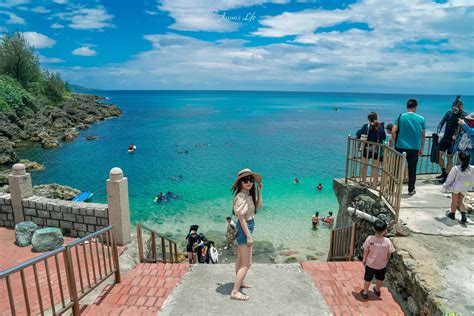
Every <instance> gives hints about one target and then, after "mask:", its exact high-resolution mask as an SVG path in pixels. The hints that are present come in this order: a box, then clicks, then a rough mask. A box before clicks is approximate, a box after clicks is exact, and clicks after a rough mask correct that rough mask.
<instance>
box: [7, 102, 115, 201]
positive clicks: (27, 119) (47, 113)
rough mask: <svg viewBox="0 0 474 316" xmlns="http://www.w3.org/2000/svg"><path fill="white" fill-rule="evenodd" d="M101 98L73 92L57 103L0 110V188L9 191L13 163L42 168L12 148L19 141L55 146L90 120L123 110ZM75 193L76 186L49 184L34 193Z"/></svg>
mask: <svg viewBox="0 0 474 316" xmlns="http://www.w3.org/2000/svg"><path fill="white" fill-rule="evenodd" d="M103 99H104V98H102V97H99V96H95V95H87V94H75V93H74V94H71V95H70V96H68V98H67V99H66V100H64V101H63V102H61V103H60V104H59V105H58V106H56V107H46V108H41V109H38V110H36V111H34V112H22V111H10V112H0V192H2V191H3V192H8V174H9V173H10V169H11V166H12V165H13V164H15V163H17V162H22V163H25V165H26V166H27V169H36V170H42V168H44V167H43V166H42V165H40V164H37V163H35V162H30V161H23V160H21V161H20V158H19V157H18V155H17V153H16V152H15V148H16V147H17V145H18V144H20V143H22V142H26V141H29V142H38V143H41V145H42V146H43V148H46V149H49V148H55V147H57V146H59V144H60V142H61V141H72V140H73V139H74V138H76V137H77V136H79V130H84V129H87V128H88V127H89V125H90V124H92V123H95V122H98V121H103V120H105V119H106V118H110V117H117V116H120V115H121V114H122V113H123V112H122V110H121V109H119V108H118V107H117V106H115V105H106V104H102V103H100V102H99V100H103ZM1 169H3V171H2V170H1ZM61 188H63V189H64V190H63V189H61ZM63 191H64V192H63ZM62 193H65V194H62ZM78 193H80V191H79V190H75V189H73V188H69V187H62V186H59V185H57V184H52V185H45V186H42V188H41V189H40V190H38V192H37V195H40V196H45V197H52V196H54V197H55V198H62V199H66V200H68V199H72V198H73V197H74V196H72V195H73V194H74V195H77V194H78Z"/></svg>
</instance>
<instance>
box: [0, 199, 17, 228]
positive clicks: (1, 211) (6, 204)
mask: <svg viewBox="0 0 474 316" xmlns="http://www.w3.org/2000/svg"><path fill="white" fill-rule="evenodd" d="M13 226H15V221H14V220H13V208H12V203H11V198H10V194H2V193H0V227H13Z"/></svg>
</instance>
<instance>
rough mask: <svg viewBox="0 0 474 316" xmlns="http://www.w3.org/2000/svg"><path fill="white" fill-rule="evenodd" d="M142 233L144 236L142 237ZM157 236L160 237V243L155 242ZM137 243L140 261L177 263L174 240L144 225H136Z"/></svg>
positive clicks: (176, 248)
mask: <svg viewBox="0 0 474 316" xmlns="http://www.w3.org/2000/svg"><path fill="white" fill-rule="evenodd" d="M144 235H146V236H145V237H144ZM158 238H160V239H161V242H160V245H157V243H156V240H157V239H158ZM144 241H145V243H144ZM137 243H138V257H139V259H140V262H153V263H156V262H170V263H178V247H177V245H176V242H174V241H172V240H171V239H169V238H166V237H164V236H163V235H161V234H159V233H157V232H156V231H154V230H153V229H151V228H148V227H146V226H145V225H142V224H138V225H137ZM144 245H145V248H144Z"/></svg>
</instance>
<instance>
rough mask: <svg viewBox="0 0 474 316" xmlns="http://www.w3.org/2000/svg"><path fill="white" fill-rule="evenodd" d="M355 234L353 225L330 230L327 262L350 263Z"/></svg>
mask: <svg viewBox="0 0 474 316" xmlns="http://www.w3.org/2000/svg"><path fill="white" fill-rule="evenodd" d="M355 232H356V230H355V223H354V224H352V225H350V226H347V227H343V228H337V229H332V230H331V239H330V244H329V255H328V261H352V257H353V256H354V243H355Z"/></svg>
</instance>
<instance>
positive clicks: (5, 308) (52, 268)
mask: <svg viewBox="0 0 474 316" xmlns="http://www.w3.org/2000/svg"><path fill="white" fill-rule="evenodd" d="M71 240H73V238H65V243H68V242H70V241H71ZM14 241H15V233H14V231H13V229H7V228H0V254H1V258H0V271H3V270H5V269H7V268H10V267H13V266H15V265H17V264H19V263H21V262H24V261H26V260H29V259H32V258H34V257H37V256H39V255H40V254H38V253H33V252H32V251H31V247H18V246H16V245H15V244H14ZM95 246H96V243H95V242H91V243H88V244H86V246H85V248H86V256H87V267H88V269H86V261H85V258H86V257H84V246H78V247H74V248H73V249H72V260H73V265H74V272H75V275H76V278H75V279H76V288H77V289H78V293H79V294H81V292H82V291H86V290H87V289H88V288H89V287H90V284H92V285H93V284H94V282H95V281H96V280H97V281H98V280H99V279H100V278H101V276H105V275H106V274H108V273H110V272H111V266H112V264H111V261H110V260H109V257H108V253H109V250H110V249H108V247H107V246H104V248H102V246H99V247H97V248H96V247H95ZM90 247H92V251H93V261H92V260H91V256H90ZM124 249H125V248H124V247H119V248H118V252H119V254H121V253H122V252H123V250H124ZM76 250H77V255H78V256H77V255H76ZM103 251H104V252H103ZM104 254H105V256H104ZM78 258H79V265H78V264H77V262H78ZM56 259H57V261H56ZM47 263H48V269H49V272H50V273H49V276H50V279H49V282H48V277H47V274H46V265H45V263H44V262H39V263H37V264H36V269H37V278H38V280H37V282H38V285H39V286H38V287H39V289H40V290H39V296H40V297H41V300H40V299H39V298H38V297H39V296H38V292H37V287H36V279H35V276H34V270H33V267H28V268H26V269H24V275H25V284H26V297H27V299H28V302H29V306H30V314H33V315H34V314H38V313H40V307H41V306H42V308H43V310H45V311H46V310H48V309H50V308H51V306H52V303H51V295H50V293H52V297H53V303H54V305H58V304H61V291H62V297H63V298H64V301H65V304H67V301H68V299H67V298H68V297H69V291H68V287H67V282H66V271H65V266H64V258H63V255H62V254H58V255H56V256H53V257H50V258H49V259H48V260H47ZM92 263H94V264H93V265H92ZM79 266H80V267H81V269H80V270H81V277H80V276H79V269H78V267H79ZM57 267H59V269H57ZM86 271H87V272H86ZM10 279H11V285H12V293H13V298H14V306H15V311H16V313H17V315H25V314H28V312H27V310H26V304H25V293H24V292H23V287H22V282H21V274H20V273H19V272H16V273H14V274H12V275H11V276H10ZM60 281H61V282H60ZM48 283H49V284H50V286H48ZM60 284H61V286H60ZM58 307H59V308H60V307H61V305H59V306H57V308H56V310H57V309H58ZM4 315H5V316H7V315H11V312H10V303H9V299H8V291H7V285H6V279H2V280H0V316H4Z"/></svg>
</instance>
